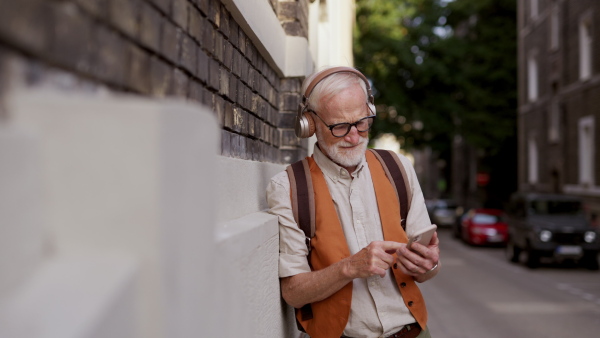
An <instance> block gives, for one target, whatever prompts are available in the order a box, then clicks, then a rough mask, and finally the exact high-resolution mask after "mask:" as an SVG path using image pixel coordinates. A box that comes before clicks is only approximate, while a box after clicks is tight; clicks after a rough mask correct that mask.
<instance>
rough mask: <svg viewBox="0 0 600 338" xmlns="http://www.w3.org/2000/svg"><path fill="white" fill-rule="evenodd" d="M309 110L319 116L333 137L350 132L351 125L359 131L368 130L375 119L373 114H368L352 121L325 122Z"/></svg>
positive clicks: (342, 135)
mask: <svg viewBox="0 0 600 338" xmlns="http://www.w3.org/2000/svg"><path fill="white" fill-rule="evenodd" d="M310 112H311V113H313V114H315V115H316V116H317V117H318V118H319V120H321V121H322V122H323V124H325V125H326V126H327V128H329V130H330V131H331V135H333V136H335V137H344V136H346V135H348V133H349V132H350V129H352V127H356V130H357V131H359V132H361V133H362V132H365V131H368V130H369V129H371V126H372V125H373V120H375V115H370V116H366V117H363V118H362V119H360V120H358V121H356V122H354V123H348V122H342V123H335V124H327V122H325V121H324V120H323V119H322V118H321V116H319V115H318V114H317V113H316V112H315V111H313V110H310Z"/></svg>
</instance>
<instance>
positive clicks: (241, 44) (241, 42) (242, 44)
mask: <svg viewBox="0 0 600 338" xmlns="http://www.w3.org/2000/svg"><path fill="white" fill-rule="evenodd" d="M238 33H239V34H238V48H239V50H240V53H242V55H246V34H245V33H244V30H243V29H238Z"/></svg>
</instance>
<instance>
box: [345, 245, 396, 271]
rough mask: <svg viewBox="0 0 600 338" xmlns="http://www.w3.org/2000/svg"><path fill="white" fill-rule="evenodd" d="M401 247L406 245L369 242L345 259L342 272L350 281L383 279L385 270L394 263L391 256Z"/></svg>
mask: <svg viewBox="0 0 600 338" xmlns="http://www.w3.org/2000/svg"><path fill="white" fill-rule="evenodd" d="M403 246H406V245H405V244H401V243H397V242H391V241H380V242H371V243H370V244H369V245H367V247H365V248H364V249H362V250H360V251H359V252H357V253H356V254H354V255H352V256H350V257H348V258H347V259H346V261H345V267H344V272H345V273H346V274H347V276H348V277H350V278H352V279H354V278H365V277H371V276H373V275H379V276H381V277H385V272H386V270H387V269H389V268H390V267H392V266H393V265H394V263H395V259H394V256H392V254H393V253H394V252H396V251H397V250H399V249H401V248H402V247H403Z"/></svg>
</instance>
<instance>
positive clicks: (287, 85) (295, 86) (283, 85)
mask: <svg viewBox="0 0 600 338" xmlns="http://www.w3.org/2000/svg"><path fill="white" fill-rule="evenodd" d="M301 86H302V81H301V80H300V78H297V77H288V78H283V79H281V82H280V85H279V90H280V91H282V92H296V93H297V92H300V90H301V89H302V87H301Z"/></svg>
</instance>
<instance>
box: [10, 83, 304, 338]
mask: <svg viewBox="0 0 600 338" xmlns="http://www.w3.org/2000/svg"><path fill="white" fill-rule="evenodd" d="M10 103H11V104H10V105H9V109H8V111H9V120H8V121H7V122H5V123H3V124H2V125H1V128H0V182H1V183H2V187H3V189H0V202H2V204H1V205H0V208H1V209H0V211H2V212H1V213H0V240H1V241H2V242H1V243H0V244H2V245H0V257H2V259H1V260H0V268H1V269H0V337H14V338H20V337H28V338H36V337H61V338H69V337H72V338H80V337H111V338H114V337H128V338H130V337H140V338H141V337H144V338H146V337H169V338H171V337H233V336H250V337H284V336H285V337H290V336H293V335H295V333H294V332H295V328H294V327H295V325H294V322H293V318H292V317H291V316H292V313H291V311H290V310H289V308H288V307H287V306H286V305H285V304H282V302H281V298H280V292H279V283H278V278H277V256H278V233H277V220H276V218H274V217H273V216H271V215H269V214H267V213H265V212H262V211H261V210H264V209H265V208H266V205H265V201H264V188H265V186H266V182H267V181H268V178H270V176H271V175H272V174H274V173H276V172H277V171H279V170H281V169H283V166H280V165H274V164H264V163H259V162H251V161H241V160H235V159H228V158H222V157H220V156H217V155H216V153H217V150H218V144H220V143H219V140H218V135H219V133H218V131H219V127H218V125H217V124H216V121H215V120H214V118H213V116H214V114H212V113H211V112H210V111H208V110H206V109H205V108H203V107H201V106H197V105H191V104H186V103H180V102H158V101H151V100H146V99H133V98H125V97H109V96H101V97H98V96H85V95H79V94H78V95H72V96H65V95H63V94H57V93H49V92H32V91H27V92H21V93H16V94H14V95H11V96H10Z"/></svg>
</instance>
